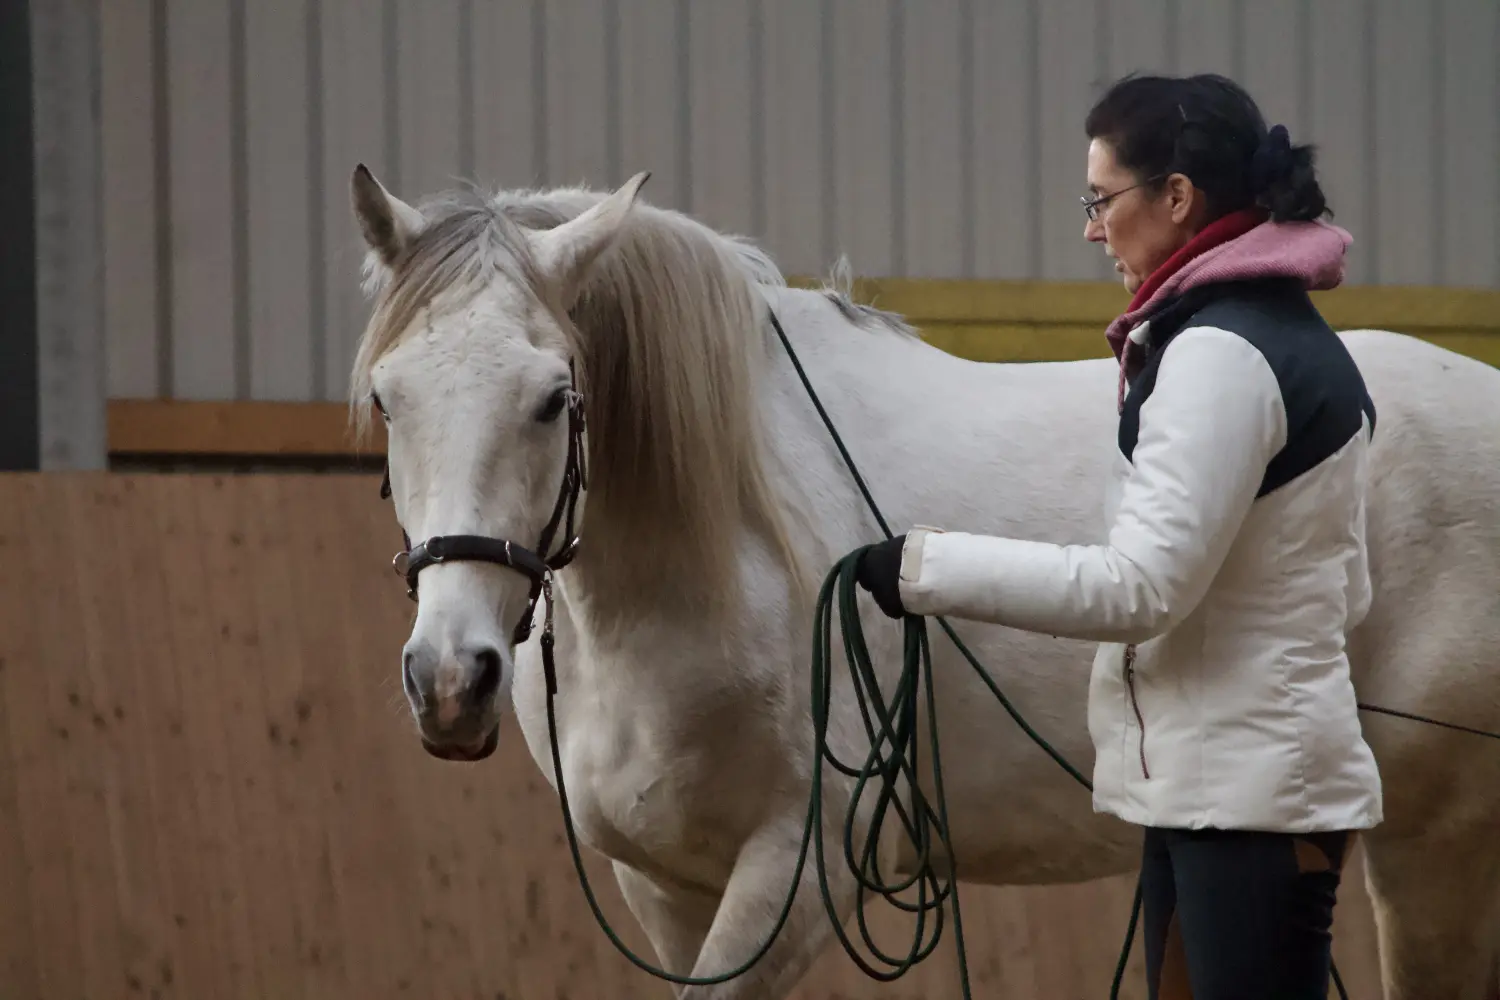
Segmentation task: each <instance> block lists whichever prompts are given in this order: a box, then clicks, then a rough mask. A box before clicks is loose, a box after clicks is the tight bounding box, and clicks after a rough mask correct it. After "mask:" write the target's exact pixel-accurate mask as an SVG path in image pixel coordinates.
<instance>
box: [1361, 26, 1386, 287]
mask: <svg viewBox="0 0 1500 1000" xmlns="http://www.w3.org/2000/svg"><path fill="white" fill-rule="evenodd" d="M1364 8H1365V16H1364V19H1363V22H1362V23H1363V27H1364V39H1363V41H1364V48H1365V59H1364V65H1363V66H1362V67H1361V70H1362V71H1363V75H1364V87H1363V90H1364V92H1365V108H1364V112H1365V163H1366V164H1367V166H1368V170H1367V171H1366V174H1365V205H1364V208H1365V231H1366V232H1368V233H1369V238H1368V239H1367V240H1366V241H1365V245H1366V246H1367V247H1369V248H1370V252H1369V254H1368V255H1367V256H1366V258H1365V259H1366V260H1367V261H1369V265H1368V269H1367V273H1366V277H1365V281H1366V282H1367V283H1368V284H1371V285H1378V284H1380V283H1381V281H1380V214H1379V213H1380V170H1379V168H1378V165H1379V163H1380V160H1379V156H1380V134H1379V133H1380V101H1379V100H1378V98H1377V96H1376V93H1375V87H1376V85H1377V83H1376V73H1375V55H1376V52H1377V48H1376V46H1377V44H1378V42H1379V31H1378V26H1377V24H1376V20H1375V19H1376V18H1377V17H1379V16H1380V13H1379V11H1377V10H1376V9H1375V0H1365V4H1364Z"/></svg>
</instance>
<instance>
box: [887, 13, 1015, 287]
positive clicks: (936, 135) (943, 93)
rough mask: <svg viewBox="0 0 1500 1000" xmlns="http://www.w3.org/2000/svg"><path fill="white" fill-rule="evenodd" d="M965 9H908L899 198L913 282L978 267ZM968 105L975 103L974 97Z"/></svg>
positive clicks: (903, 40)
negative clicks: (969, 174) (970, 226)
mask: <svg viewBox="0 0 1500 1000" xmlns="http://www.w3.org/2000/svg"><path fill="white" fill-rule="evenodd" d="M964 6H965V3H964V0H923V2H922V4H921V5H920V6H919V7H918V6H913V5H911V4H907V5H906V7H905V13H906V16H905V18H904V21H903V31H902V38H901V46H902V52H901V55H902V59H903V60H904V65H903V67H902V70H901V81H902V87H901V90H902V95H901V97H902V103H901V116H902V128H901V132H902V134H901V142H902V161H903V164H904V169H903V171H902V176H901V178H900V182H901V189H900V190H899V191H897V192H896V197H897V198H900V199H901V204H902V211H903V213H904V217H905V219H906V252H905V268H904V270H905V273H906V274H907V275H908V276H910V277H913V278H926V277H937V276H945V277H948V276H962V275H964V273H965V271H966V269H967V268H968V267H970V266H972V265H966V262H965V258H966V257H971V255H972V253H973V248H972V247H966V246H965V242H966V241H965V237H964V233H965V222H966V220H967V219H968V218H969V217H970V216H971V215H972V212H973V207H972V202H970V201H969V198H970V197H971V196H972V193H973V192H972V189H971V188H968V187H967V186H966V185H965V184H964V175H965V172H966V167H965V155H966V149H965V142H964V125H965V123H964V121H963V119H964V108H965V105H966V101H965V96H966V95H964V93H963V85H964V83H965V82H966V81H965V80H964V79H963V73H962V71H963V68H964V60H965V58H966V55H965V53H966V50H967V49H968V47H969V44H970V39H969V37H968V36H967V35H966V34H965V33H964V28H965V20H964V13H965V10H964ZM969 57H972V52H970V53H969ZM967 98H968V99H969V100H972V98H973V94H972V93H971V94H969V95H967ZM970 163H971V164H972V156H970ZM967 169H971V167H970V168H967ZM990 182H991V179H990V178H986V179H985V183H990ZM1012 196H1014V192H1012ZM971 238H972V237H971Z"/></svg>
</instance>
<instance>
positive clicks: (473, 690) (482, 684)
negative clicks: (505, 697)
mask: <svg viewBox="0 0 1500 1000" xmlns="http://www.w3.org/2000/svg"><path fill="white" fill-rule="evenodd" d="M474 666H475V667H476V668H478V672H477V673H476V674H475V676H474V683H473V684H471V685H470V686H469V701H470V702H471V703H472V704H474V705H476V706H483V705H484V704H485V703H486V702H488V701H489V700H490V698H491V697H493V696H494V694H495V692H496V691H498V690H500V651H499V650H497V649H493V648H486V649H481V650H480V651H479V652H477V653H475V654H474Z"/></svg>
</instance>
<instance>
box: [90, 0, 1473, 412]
mask: <svg viewBox="0 0 1500 1000" xmlns="http://www.w3.org/2000/svg"><path fill="white" fill-rule="evenodd" d="M103 18H104V20H103V30H102V35H101V47H102V50H101V67H100V72H101V74H102V79H103V80H104V87H103V95H102V114H103V122H102V124H101V133H100V140H99V141H100V144H101V148H102V150H103V156H102V160H103V167H102V175H101V176H100V185H101V190H102V191H103V199H104V208H103V240H104V243H103V246H104V251H103V253H104V268H103V270H104V277H103V292H102V294H103V297H104V299H103V300H104V302H105V304H106V309H105V311H106V319H105V322H106V342H107V344H108V377H109V391H110V392H111V394H114V395H135V396H139V395H154V394H157V393H164V394H169V395H177V396H182V397H187V398H199V399H212V398H228V397H232V396H235V395H244V394H248V395H251V396H254V397H257V398H281V399H302V398H318V397H322V398H338V397H340V396H341V395H342V393H343V389H344V385H345V379H346V371H347V367H348V363H349V359H350V356H351V355H352V351H353V343H354V340H355V338H356V337H357V336H358V334H359V331H360V329H361V327H362V325H363V322H364V320H365V317H366V315H367V313H368V307H367V305H366V303H365V302H364V301H363V298H362V296H361V295H360V293H359V291H358V289H357V287H356V286H357V282H358V272H359V262H360V257H361V255H362V252H363V248H362V246H361V245H360V242H359V239H358V233H357V231H356V229H355V227H354V224H353V220H352V218H351V217H350V214H349V207H348V181H349V173H350V171H351V170H352V169H353V167H354V165H355V164H356V163H358V162H364V163H366V164H368V165H369V166H370V167H371V168H372V169H373V170H375V171H376V173H377V174H378V175H379V176H380V177H381V178H382V180H385V181H386V182H387V183H389V184H390V185H391V186H392V187H393V188H394V189H395V190H396V191H397V192H398V193H399V194H401V195H403V196H406V197H408V198H417V197H420V196H421V195H422V194H425V193H429V192H431V191H432V190H434V189H435V188H438V187H441V186H445V185H448V184H450V183H453V182H454V181H456V180H458V179H460V178H472V179H474V180H476V181H478V182H480V183H482V184H485V185H501V186H528V185H534V184H566V183H587V184H591V185H595V186H599V187H607V186H611V185H614V184H618V183H619V182H620V181H622V180H624V178H625V177H626V176H628V175H629V174H630V173H633V172H634V171H636V170H640V169H648V170H651V171H652V173H653V178H652V181H651V184H650V185H649V186H648V188H647V191H646V195H647V197H649V198H650V199H651V200H652V201H654V202H656V203H658V204H662V205H666V206H669V207H674V208H685V209H688V210H690V211H692V212H694V213H696V214H699V215H701V216H702V217H703V218H704V219H705V220H706V221H708V222H709V223H711V224H713V225H717V226H721V227H723V228H726V229H730V230H734V231H736V232H741V233H746V234H749V235H751V236H754V237H756V238H758V239H761V240H762V241H763V242H764V243H765V245H766V246H768V247H769V248H770V249H771V251H772V252H773V253H774V254H775V255H776V256H777V258H778V259H779V260H780V261H781V262H782V264H783V267H784V268H785V269H786V270H787V271H788V272H789V273H793V274H823V273H826V271H827V269H828V267H829V266H830V265H831V264H832V262H833V260H834V258H835V256H836V255H837V254H839V253H847V254H848V255H849V256H850V258H851V263H852V264H853V266H854V268H855V270H856V272H857V273H860V274H867V275H905V276H921V277H985V278H1035V279H1073V278H1085V279H1089V278H1112V273H1111V272H1110V271H1109V270H1108V268H1107V262H1106V261H1104V259H1103V257H1102V254H1101V253H1100V252H1099V249H1098V248H1097V247H1090V246H1088V245H1087V244H1086V243H1085V242H1084V241H1083V239H1082V234H1083V221H1084V220H1083V216H1082V213H1081V211H1080V210H1079V207H1078V200H1077V199H1078V196H1079V194H1080V193H1081V191H1082V188H1083V183H1084V157H1085V152H1086V139H1085V137H1084V135H1083V128H1082V125H1083V117H1084V114H1085V112H1086V111H1087V108H1088V106H1089V105H1090V104H1091V103H1092V101H1093V100H1094V98H1095V97H1096V96H1097V95H1098V93H1099V92H1100V90H1101V89H1102V88H1103V87H1104V86H1105V85H1107V83H1108V82H1109V81H1111V80H1113V79H1115V78H1116V77H1118V76H1119V75H1121V74H1123V73H1126V72H1130V71H1133V70H1146V71H1150V70H1167V71H1173V72H1189V71H1196V70H1217V71H1221V72H1225V73H1228V74H1230V75H1232V76H1235V77H1237V78H1239V79H1240V80H1242V81H1243V82H1245V83H1246V84H1247V85H1248V86H1249V88H1250V89H1251V91H1252V92H1253V93H1254V94H1255V96H1256V97H1257V99H1258V100H1259V101H1260V102H1261V103H1262V105H1263V107H1264V110H1265V112H1266V114H1267V117H1268V118H1270V119H1271V120H1272V121H1280V122H1284V123H1285V124H1287V125H1288V126H1289V127H1290V128H1291V130H1292V133H1293V137H1294V138H1295V139H1296V140H1298V141H1311V142H1314V143H1315V144H1316V145H1317V147H1318V156H1319V163H1320V169H1321V172H1322V177H1323V179H1324V182H1325V188H1326V190H1327V191H1328V193H1329V197H1330V200H1331V202H1332V204H1333V207H1334V209H1335V212H1336V217H1335V221H1337V222H1339V223H1340V224H1342V225H1344V226H1346V227H1347V228H1349V229H1350V230H1351V231H1352V232H1353V233H1354V236H1355V246H1354V248H1353V250H1352V251H1351V254H1350V268H1349V278H1350V280H1351V281H1352V282H1356V283H1358V282H1379V283H1433V284H1459V285H1479V286H1492V287H1493V286H1500V235H1497V234H1500V193H1497V192H1500V187H1497V184H1496V178H1497V174H1500V168H1497V160H1500V96H1497V95H1500V54H1497V50H1500V13H1497V9H1496V7H1495V4H1494V3H1493V0H1443V2H1442V3H1440V4H1435V5H1421V4H1410V3H1405V2H1404V0H1257V2H1255V3H1251V2H1248V0H1192V2H1188V0H1045V2H1043V0H1004V2H993V3H992V2H988V0H721V2H719V0H716V2H715V3H712V4H699V3H695V2H692V0H422V2H421V3H416V2H413V0H265V2H261V0H253V2H250V0H110V3H108V4H105V5H104V12H103ZM159 56H160V57H163V61H161V62H160V63H157V62H154V61H153V60H155V59H157V57H159Z"/></svg>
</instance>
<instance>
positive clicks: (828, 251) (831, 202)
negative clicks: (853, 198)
mask: <svg viewBox="0 0 1500 1000" xmlns="http://www.w3.org/2000/svg"><path fill="white" fill-rule="evenodd" d="M818 55H819V60H818V62H819V69H820V72H819V74H818V117H819V122H818V124H819V131H820V132H821V134H822V140H823V141H822V148H821V150H820V156H821V160H822V162H821V167H822V181H823V184H822V189H823V191H822V193H823V199H822V200H823V217H822V236H823V259H824V260H825V261H827V262H829V263H830V264H831V263H832V262H833V259H834V257H835V256H836V255H837V253H838V180H837V178H838V141H837V129H838V115H837V114H836V113H835V110H834V109H835V97H836V95H837V93H838V92H837V90H836V88H837V86H838V75H837V73H836V72H835V69H834V61H833V60H834V55H835V48H834V34H833V0H823V4H822V7H821V8H820V10H819V11H818Z"/></svg>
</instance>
